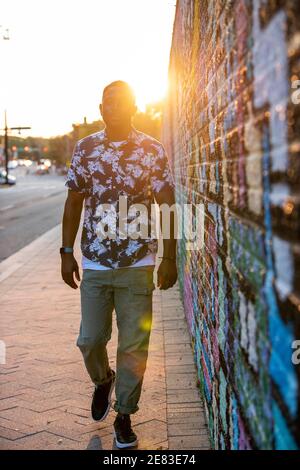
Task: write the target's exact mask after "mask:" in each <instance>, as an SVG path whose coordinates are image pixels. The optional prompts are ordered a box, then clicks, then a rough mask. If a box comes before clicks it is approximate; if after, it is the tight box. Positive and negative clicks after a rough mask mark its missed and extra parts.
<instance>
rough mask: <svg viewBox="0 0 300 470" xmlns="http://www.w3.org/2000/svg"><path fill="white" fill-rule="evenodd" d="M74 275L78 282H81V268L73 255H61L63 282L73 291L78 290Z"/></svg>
mask: <svg viewBox="0 0 300 470" xmlns="http://www.w3.org/2000/svg"><path fill="white" fill-rule="evenodd" d="M74 273H75V277H76V279H77V281H80V276H79V268H78V264H77V261H76V259H75V258H74V255H73V253H64V254H62V255H61V275H62V278H63V280H64V281H65V283H66V284H68V286H70V287H72V289H77V288H78V285H77V284H76V283H75V281H74Z"/></svg>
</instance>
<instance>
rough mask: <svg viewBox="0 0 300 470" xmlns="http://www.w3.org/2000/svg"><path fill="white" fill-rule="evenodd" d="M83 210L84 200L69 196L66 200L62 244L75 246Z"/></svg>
mask: <svg viewBox="0 0 300 470" xmlns="http://www.w3.org/2000/svg"><path fill="white" fill-rule="evenodd" d="M81 211H82V200H79V201H74V200H72V198H71V197H68V198H67V200H66V202H65V208H64V215H63V223H62V245H63V246H67V247H73V246H74V242H75V238H76V235H77V232H78V228H79V224H80V217H81Z"/></svg>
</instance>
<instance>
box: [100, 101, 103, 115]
mask: <svg viewBox="0 0 300 470" xmlns="http://www.w3.org/2000/svg"><path fill="white" fill-rule="evenodd" d="M99 111H100V114H101V116H103V114H102V103H100V104H99Z"/></svg>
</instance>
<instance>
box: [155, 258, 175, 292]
mask: <svg viewBox="0 0 300 470" xmlns="http://www.w3.org/2000/svg"><path fill="white" fill-rule="evenodd" d="M176 281H177V266H176V261H175V260H170V259H163V260H162V262H161V263H160V265H159V268H158V271H157V287H159V288H160V289H163V290H166V289H169V288H170V287H173V286H174V284H175V283H176Z"/></svg>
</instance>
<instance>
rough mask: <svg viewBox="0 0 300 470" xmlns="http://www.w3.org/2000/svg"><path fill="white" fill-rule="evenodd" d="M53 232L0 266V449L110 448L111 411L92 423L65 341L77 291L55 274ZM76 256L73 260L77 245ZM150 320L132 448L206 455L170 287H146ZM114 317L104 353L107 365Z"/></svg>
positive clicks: (71, 330)
mask: <svg viewBox="0 0 300 470" xmlns="http://www.w3.org/2000/svg"><path fill="white" fill-rule="evenodd" d="M60 232H61V226H60V225H59V226H57V227H55V228H54V229H52V230H50V231H49V232H47V233H46V234H44V235H43V236H41V237H40V238H38V239H37V240H35V241H34V242H32V243H31V244H30V245H28V246H27V247H25V248H23V249H22V250H20V251H19V252H18V253H16V254H14V255H13V256H11V257H10V258H8V259H7V260H5V261H3V262H2V263H1V264H0V292H1V311H2V314H1V320H0V332H1V333H0V340H2V341H4V342H5V345H6V364H5V365H0V382H1V392H0V448H1V449H114V448H115V447H114V439H113V434H112V423H113V420H114V417H115V414H116V413H115V412H114V411H113V410H111V412H110V413H109V415H108V417H107V419H106V420H105V421H104V422H102V423H95V422H94V421H93V420H92V419H91V416H90V401H91V395H92V392H93V385H92V384H91V383H90V380H89V377H88V375H87V373H86V371H85V369H84V366H83V361H82V358H81V354H80V351H79V350H78V348H77V347H76V345H75V342H76V338H77V334H78V329H79V323H80V306H79V299H80V297H79V289H78V290H77V291H74V290H72V289H70V288H69V287H68V286H66V285H65V284H64V283H63V282H62V281H61V277H60V259H59V255H58V247H59V245H60ZM77 259H78V261H80V254H79V249H78V246H77ZM153 302H154V320H153V329H152V333H151V343H150V353H149V359H148V365H147V370H146V374H145V379H144V384H143V393H142V397H141V400H140V402H139V406H140V410H139V411H138V412H137V413H136V414H135V415H133V416H132V424H133V427H134V430H135V431H136V433H137V434H138V438H139V449H152V450H154V449H208V448H209V440H208V434H207V429H206V425H205V421H204V414H203V407H202V404H201V401H200V398H199V393H198V390H197V388H196V373H195V367H194V364H193V355H192V351H191V347H190V341H189V335H188V332H187V328H186V322H185V318H184V313H183V310H182V306H181V303H180V300H179V292H178V288H177V286H174V287H173V288H172V289H169V290H168V291H165V292H163V291H160V290H159V289H156V290H155V291H154V299H153ZM116 347H117V328H116V323H115V319H114V327H113V335H112V340H111V342H110V343H109V348H108V349H109V355H110V360H111V365H112V367H115V356H116Z"/></svg>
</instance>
